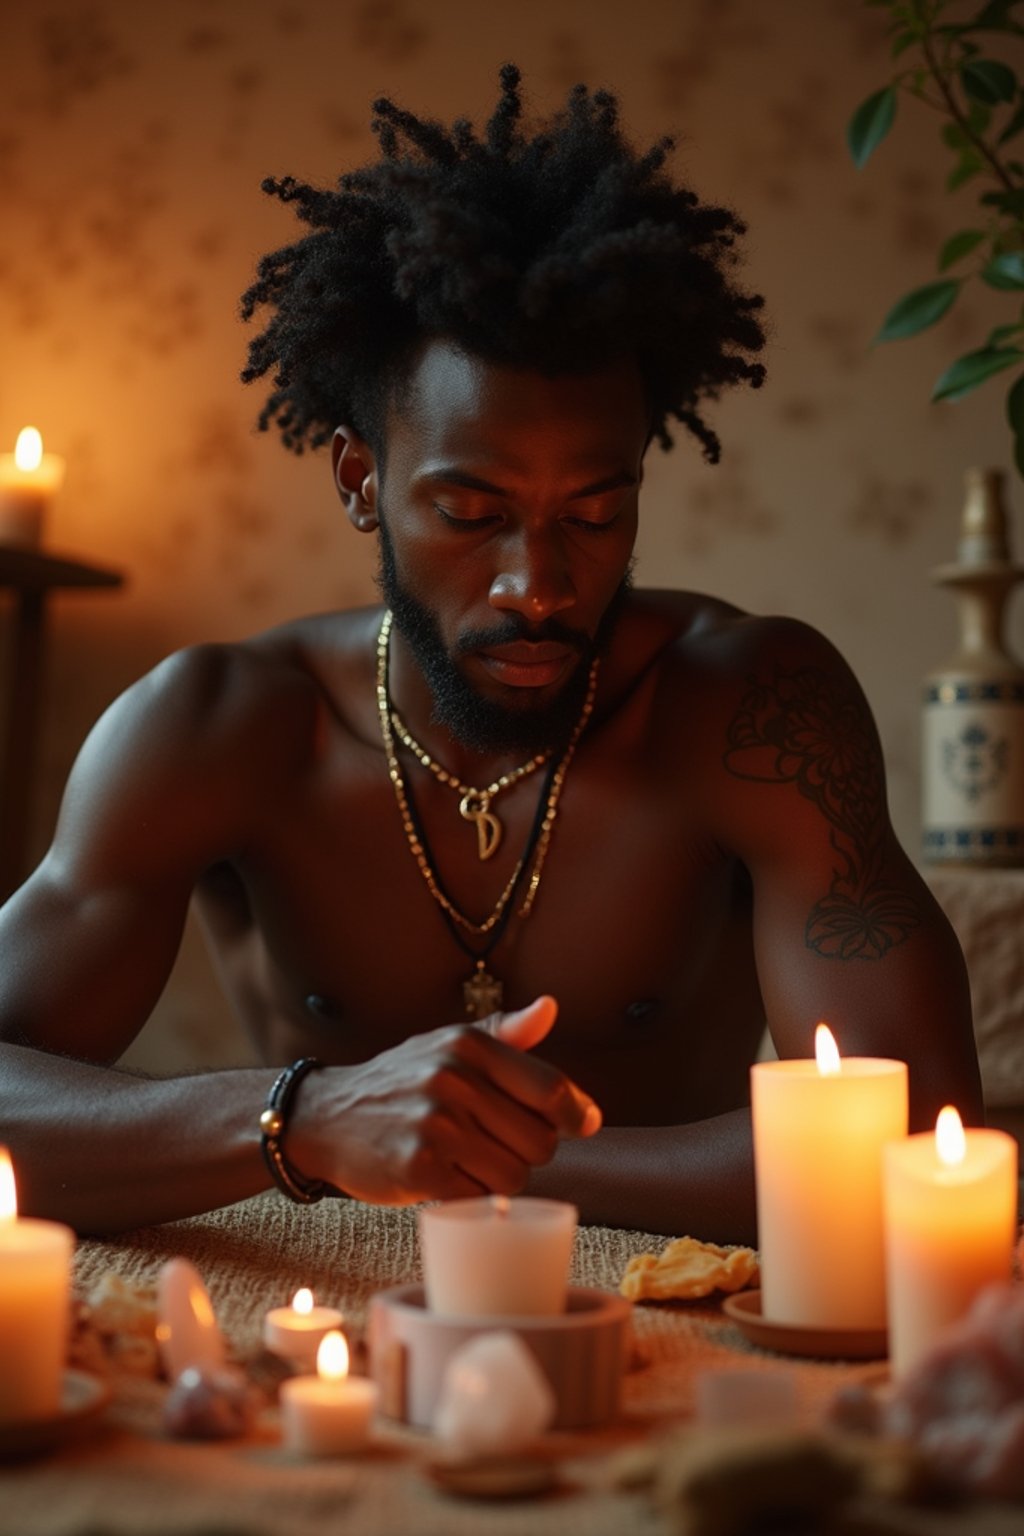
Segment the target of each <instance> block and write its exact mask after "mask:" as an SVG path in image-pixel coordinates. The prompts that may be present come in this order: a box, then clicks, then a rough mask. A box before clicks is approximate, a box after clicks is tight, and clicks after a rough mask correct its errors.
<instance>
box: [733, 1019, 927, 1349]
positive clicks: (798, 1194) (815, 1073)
mask: <svg viewBox="0 0 1024 1536" xmlns="http://www.w3.org/2000/svg"><path fill="white" fill-rule="evenodd" d="M815 1048H816V1053H817V1056H816V1059H815V1060H813V1061H804V1060H799V1061H765V1062H758V1063H757V1064H756V1065H755V1066H753V1067H752V1068H751V1108H752V1114H753V1125H754V1171H755V1177H756V1181H757V1226H758V1244H759V1247H760V1251H761V1311H762V1313H763V1315H764V1316H765V1317H766V1318H767V1319H769V1320H770V1321H771V1322H778V1323H790V1324H796V1325H798V1326H802V1327H810V1328H849V1329H857V1328H863V1329H881V1328H884V1327H885V1322H886V1306H885V1256H884V1247H883V1239H882V1148H883V1146H884V1145H885V1143H886V1142H888V1141H894V1140H896V1139H897V1138H899V1137H904V1136H906V1134H907V1066H906V1062H903V1061H888V1060H886V1059H884V1058H882V1057H874V1056H849V1057H845V1058H840V1056H839V1052H838V1051H837V1050H836V1046H835V1041H834V1040H833V1038H832V1035H831V1032H830V1031H829V1030H828V1028H827V1026H825V1025H823V1024H819V1026H818V1032H817V1035H816V1040H815Z"/></svg>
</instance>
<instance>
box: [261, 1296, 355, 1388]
mask: <svg viewBox="0 0 1024 1536" xmlns="http://www.w3.org/2000/svg"><path fill="white" fill-rule="evenodd" d="M343 1321H344V1319H343V1317H342V1315H341V1313H340V1312H339V1311H338V1309H337V1307H318V1306H317V1305H316V1304H315V1302H314V1299H313V1292H312V1291H310V1290H308V1289H307V1288H306V1287H305V1286H303V1287H302V1289H301V1290H298V1291H296V1292H295V1295H294V1297H293V1298H292V1304H291V1306H290V1307H271V1309H270V1311H269V1312H268V1313H267V1314H266V1316H265V1317H264V1319H263V1342H264V1344H265V1345H266V1346H267V1348H268V1349H269V1350H271V1351H272V1352H273V1353H274V1354H275V1355H280V1356H281V1358H282V1359H284V1360H290V1361H291V1363H292V1364H293V1365H294V1366H295V1368H296V1369H297V1370H299V1371H301V1372H303V1373H308V1372H312V1371H315V1370H316V1356H317V1350H318V1349H319V1348H320V1343H321V1341H322V1339H323V1338H324V1335H325V1334H328V1333H332V1332H334V1331H336V1330H337V1329H339V1328H340V1327H341V1325H342V1323H343Z"/></svg>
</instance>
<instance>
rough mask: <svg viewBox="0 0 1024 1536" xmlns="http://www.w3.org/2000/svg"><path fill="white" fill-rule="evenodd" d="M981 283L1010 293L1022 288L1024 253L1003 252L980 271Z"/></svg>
mask: <svg viewBox="0 0 1024 1536" xmlns="http://www.w3.org/2000/svg"><path fill="white" fill-rule="evenodd" d="M981 277H982V281H983V282H986V283H987V284H988V286H989V287H990V288H999V289H1002V290H1004V291H1008V292H1012V291H1014V290H1016V289H1020V288H1024V251H1004V252H1003V253H1002V255H1001V256H993V257H992V260H991V261H990V262H988V263H987V265H986V266H985V267H984V268H983V269H982V273H981Z"/></svg>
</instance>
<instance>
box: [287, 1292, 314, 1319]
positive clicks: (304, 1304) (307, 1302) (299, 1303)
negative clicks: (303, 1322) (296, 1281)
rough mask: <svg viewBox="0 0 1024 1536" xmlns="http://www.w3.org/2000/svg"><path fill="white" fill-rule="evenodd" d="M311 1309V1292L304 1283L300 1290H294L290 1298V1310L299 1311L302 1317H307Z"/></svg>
mask: <svg viewBox="0 0 1024 1536" xmlns="http://www.w3.org/2000/svg"><path fill="white" fill-rule="evenodd" d="M312 1310H313V1292H312V1291H311V1290H310V1289H309V1288H308V1287H307V1286H305V1285H304V1286H303V1287H302V1289H301V1290H298V1291H296V1292H295V1295H294V1297H293V1298H292V1311H293V1312H301V1313H302V1315H303V1317H308V1316H309V1314H310V1312H312Z"/></svg>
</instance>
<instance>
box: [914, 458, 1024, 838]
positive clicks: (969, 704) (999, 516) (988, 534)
mask: <svg viewBox="0 0 1024 1536" xmlns="http://www.w3.org/2000/svg"><path fill="white" fill-rule="evenodd" d="M1003 478H1004V477H1003V474H1002V471H1001V470H994V469H971V470H968V471H967V477H966V479H967V497H966V501H965V504H964V510H963V518H962V522H961V530H960V540H959V544H958V546H957V561H956V563H955V564H953V565H944V566H939V567H938V569H936V570H934V571H933V572H932V579H933V580H934V581H936V582H938V583H939V584H940V585H941V586H944V587H947V588H948V589H949V590H950V591H951V592H952V593H953V594H954V596H955V598H956V601H957V617H958V621H959V632H960V633H959V644H958V646H957V649H956V652H955V653H954V655H953V656H952V657H951V658H950V660H949V661H948V662H947V663H946V665H945V666H944V667H942V668H941V669H940V670H938V671H936V672H932V673H930V674H929V675H928V677H927V678H926V679H925V687H924V710H923V761H922V785H921V790H922V821H923V854H924V857H925V859H927V860H928V861H929V862H933V863H947V864H951V863H955V864H973V865H1014V864H1024V668H1022V667H1021V666H1020V665H1019V664H1018V663H1017V662H1016V661H1015V660H1014V658H1013V657H1012V656H1011V655H1009V653H1008V652H1007V650H1006V647H1005V645H1004V642H1003V615H1004V613H1005V610H1006V604H1007V599H1008V598H1009V596H1010V593H1011V591H1012V589H1013V587H1014V586H1015V585H1016V583H1017V582H1018V581H1020V580H1021V578H1022V577H1024V568H1022V567H1020V566H1018V565H1015V564H1014V562H1013V560H1012V559H1011V557H1010V545H1009V538H1008V533H1007V518H1006V507H1005V503H1004V500H1003Z"/></svg>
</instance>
